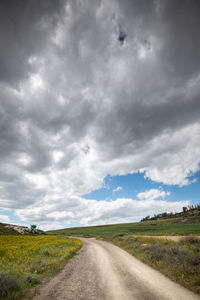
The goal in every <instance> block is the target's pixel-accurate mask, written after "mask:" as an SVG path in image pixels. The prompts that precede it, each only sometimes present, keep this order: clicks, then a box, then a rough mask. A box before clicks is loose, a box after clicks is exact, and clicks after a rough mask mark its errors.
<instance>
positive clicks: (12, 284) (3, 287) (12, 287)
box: [0, 273, 20, 299]
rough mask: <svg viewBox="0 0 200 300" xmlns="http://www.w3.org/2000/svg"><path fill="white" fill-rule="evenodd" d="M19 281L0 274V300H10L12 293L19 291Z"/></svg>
mask: <svg viewBox="0 0 200 300" xmlns="http://www.w3.org/2000/svg"><path fill="white" fill-rule="evenodd" d="M19 288H20V285H19V281H18V280H17V279H16V278H15V277H11V276H9V275H8V274H5V273H0V298H2V299H11V297H12V293H13V292H15V291H17V290H19Z"/></svg>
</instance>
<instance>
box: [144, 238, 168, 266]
mask: <svg viewBox="0 0 200 300" xmlns="http://www.w3.org/2000/svg"><path fill="white" fill-rule="evenodd" d="M147 250H148V251H149V254H150V258H151V261H153V262H155V261H156V260H160V259H162V258H163V257H164V255H165V253H166V250H165V249H164V248H162V247H161V246H160V244H159V243H157V244H156V245H153V246H151V247H149V248H148V249H147Z"/></svg>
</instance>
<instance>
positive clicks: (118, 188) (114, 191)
mask: <svg viewBox="0 0 200 300" xmlns="http://www.w3.org/2000/svg"><path fill="white" fill-rule="evenodd" d="M121 190H122V187H121V186H117V187H116V188H115V189H114V190H113V193H116V192H118V191H121Z"/></svg>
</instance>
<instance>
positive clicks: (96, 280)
mask: <svg viewBox="0 0 200 300" xmlns="http://www.w3.org/2000/svg"><path fill="white" fill-rule="evenodd" d="M82 241H83V247H82V249H81V250H80V252H79V254H78V255H77V256H75V257H74V258H73V259H72V260H71V261H70V262H69V263H68V264H67V265H66V266H65V268H64V269H63V271H62V272H61V273H60V274H58V275H57V276H55V277H54V278H53V279H52V280H51V281H50V282H49V283H48V284H46V285H45V286H43V287H42V288H41V289H40V290H39V291H38V294H37V295H36V296H35V297H34V300H53V299H54V300H55V299H56V300H158V299H159V300H197V299H200V297H199V296H198V295H196V294H194V293H192V292H190V291H188V290H187V289H185V288H183V287H181V286H180V285H178V284H176V283H174V282H172V281H171V280H169V279H168V278H167V277H165V276H163V275H162V274H161V273H159V272H158V271H156V270H154V269H152V268H150V267H149V266H147V265H145V264H143V263H142V262H140V261H139V260H137V259H136V258H135V257H133V256H131V255H130V254H128V253H127V252H125V251H124V250H122V249H120V248H119V247H117V246H114V245H112V244H110V243H106V242H103V241H97V240H95V239H82Z"/></svg>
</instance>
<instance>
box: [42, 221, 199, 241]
mask: <svg viewBox="0 0 200 300" xmlns="http://www.w3.org/2000/svg"><path fill="white" fill-rule="evenodd" d="M47 233H48V234H67V235H75V236H87V237H90V236H91V237H92V236H99V237H103V236H112V235H113V234H115V233H116V234H118V233H123V234H131V235H152V236H154V235H200V216H199V217H190V218H187V223H182V218H177V219H164V220H156V221H146V222H139V223H129V224H116V225H105V226H90V227H77V228H66V229H60V230H54V231H49V232H47Z"/></svg>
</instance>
